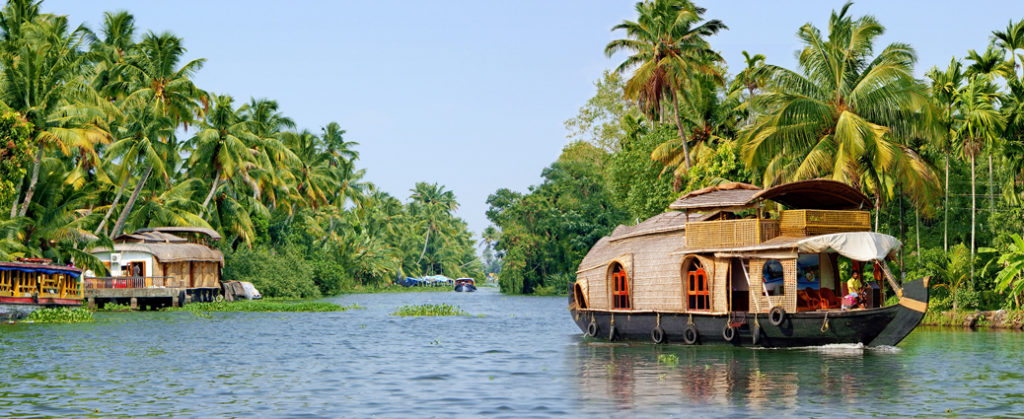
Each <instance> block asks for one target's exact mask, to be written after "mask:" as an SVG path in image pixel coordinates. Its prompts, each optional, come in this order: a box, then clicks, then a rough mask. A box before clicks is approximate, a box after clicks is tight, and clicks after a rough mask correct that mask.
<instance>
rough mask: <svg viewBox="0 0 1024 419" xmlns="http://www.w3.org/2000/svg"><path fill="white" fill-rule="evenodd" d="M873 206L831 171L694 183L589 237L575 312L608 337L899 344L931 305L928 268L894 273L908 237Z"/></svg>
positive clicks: (590, 329)
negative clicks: (912, 274)
mask: <svg viewBox="0 0 1024 419" xmlns="http://www.w3.org/2000/svg"><path fill="white" fill-rule="evenodd" d="M871 206H872V202H871V200H870V199H869V198H868V197H866V196H865V195H864V194H862V193H861V192H860V191H859V190H857V189H854V188H852V187H850V186H848V185H846V184H843V183H840V182H835V181H830V180H810V181H802V182H795V183H789V184H784V185H780V186H776V187H772V188H769V189H761V188H758V187H756V186H753V185H749V184H744V183H726V184H722V185H718V186H714V187H709V188H705V189H701V190H698V191H694V192H691V193H688V194H686V195H684V196H682V197H680V198H679V199H678V200H676V201H675V202H673V203H672V204H671V205H670V206H669V208H670V209H671V210H673V211H669V212H665V213H662V214H659V215H656V216H654V217H652V218H650V219H648V220H645V221H644V222H642V223H640V224H638V225H635V226H629V227H627V226H619V227H618V228H616V229H615V230H614V231H613V232H612V234H611V235H610V236H608V237H604V238H602V239H601V240H599V241H598V242H597V243H596V244H595V245H594V246H593V248H591V250H590V252H589V253H588V254H587V255H586V257H584V259H583V261H582V263H581V264H580V266H579V269H578V271H577V272H576V274H577V277H576V278H577V279H576V282H575V283H574V284H573V285H572V286H571V287H572V290H571V291H572V292H570V296H569V310H570V313H571V315H572V318H573V320H574V321H575V322H576V325H577V326H578V327H579V328H580V330H582V331H583V332H584V333H586V334H587V335H588V336H591V337H595V338H602V339H608V340H617V339H625V340H650V341H653V342H655V343H664V342H681V343H686V344H713V343H719V344H730V345H742V346H765V347H787V346H814V345H824V344H833V343H854V344H856V343H860V344H863V345H865V346H893V345H896V344H897V343H899V342H900V341H901V340H903V338H904V337H906V336H907V335H908V334H909V333H910V332H911V331H912V330H913V329H914V328H915V327H917V325H918V323H920V321H921V319H922V317H924V313H925V311H926V309H927V307H928V278H922V279H917V280H914V281H908V282H906V283H903V284H900V283H899V281H897V279H896V278H894V277H893V275H892V273H891V272H890V270H889V268H888V266H887V264H886V260H887V259H890V258H892V257H894V256H895V255H896V254H897V253H898V252H899V249H900V247H901V245H902V244H901V243H900V241H899V240H897V239H896V238H894V237H892V236H888V235H885V234H880V233H877V232H872V231H871V224H870V222H871V217H870V213H869V212H868V211H867V210H866V209H868V208H871ZM854 276H858V277H859V278H858V280H857V281H847V279H848V278H853V277H854ZM851 286H852V287H853V288H856V289H850V288H851ZM890 296H892V298H887V297H890ZM887 302H889V304H887Z"/></svg>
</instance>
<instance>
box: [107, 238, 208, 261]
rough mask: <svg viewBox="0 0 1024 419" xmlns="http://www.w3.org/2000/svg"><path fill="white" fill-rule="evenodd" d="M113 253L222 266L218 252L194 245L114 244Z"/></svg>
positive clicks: (108, 250)
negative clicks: (142, 254) (137, 253)
mask: <svg viewBox="0 0 1024 419" xmlns="http://www.w3.org/2000/svg"><path fill="white" fill-rule="evenodd" d="M110 251H111V250H110V248H107V247H97V248H95V249H92V250H89V253H92V254H97V253H108V252H110ZM114 251H115V252H143V253H149V254H152V255H153V256H155V257H156V258H157V260H159V261H160V263H171V262H217V263H220V264H221V265H223V264H224V255H223V254H221V253H220V250H217V249H211V248H209V247H206V246H203V245H201V244H195V243H116V244H114Z"/></svg>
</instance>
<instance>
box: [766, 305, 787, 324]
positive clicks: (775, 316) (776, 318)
mask: <svg viewBox="0 0 1024 419" xmlns="http://www.w3.org/2000/svg"><path fill="white" fill-rule="evenodd" d="M784 321H786V310H784V309H783V308H782V307H779V306H775V307H772V309H771V310H770V311H768V323H771V324H772V326H779V325H781V324H782V322H784Z"/></svg>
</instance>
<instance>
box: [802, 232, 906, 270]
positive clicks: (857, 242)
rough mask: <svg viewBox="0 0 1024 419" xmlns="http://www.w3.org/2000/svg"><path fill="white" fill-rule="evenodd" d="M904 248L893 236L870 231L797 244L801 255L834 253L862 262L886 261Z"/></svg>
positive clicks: (810, 239) (816, 238) (815, 237)
mask: <svg viewBox="0 0 1024 419" xmlns="http://www.w3.org/2000/svg"><path fill="white" fill-rule="evenodd" d="M902 246H903V243H900V241H899V240H897V239H896V238H895V237H893V236H890V235H887V234H882V233H872V232H868V231H863V232H856V233H836V234H826V235H823V236H814V237H808V238H806V239H803V240H800V241H799V242H797V250H798V251H799V252H800V253H824V252H828V251H834V252H836V253H839V254H840V255H843V256H846V257H848V258H850V259H852V260H856V261H860V262H868V261H872V260H885V257H886V256H889V255H890V254H895V253H896V252H899V251H900V247H902Z"/></svg>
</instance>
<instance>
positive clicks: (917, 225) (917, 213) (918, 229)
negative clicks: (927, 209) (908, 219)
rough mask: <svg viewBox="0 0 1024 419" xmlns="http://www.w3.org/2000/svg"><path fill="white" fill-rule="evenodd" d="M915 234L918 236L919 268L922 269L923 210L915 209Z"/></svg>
mask: <svg viewBox="0 0 1024 419" xmlns="http://www.w3.org/2000/svg"><path fill="white" fill-rule="evenodd" d="M914 232H915V233H916V234H917V267H918V269H920V268H921V210H919V209H917V207H914Z"/></svg>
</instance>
